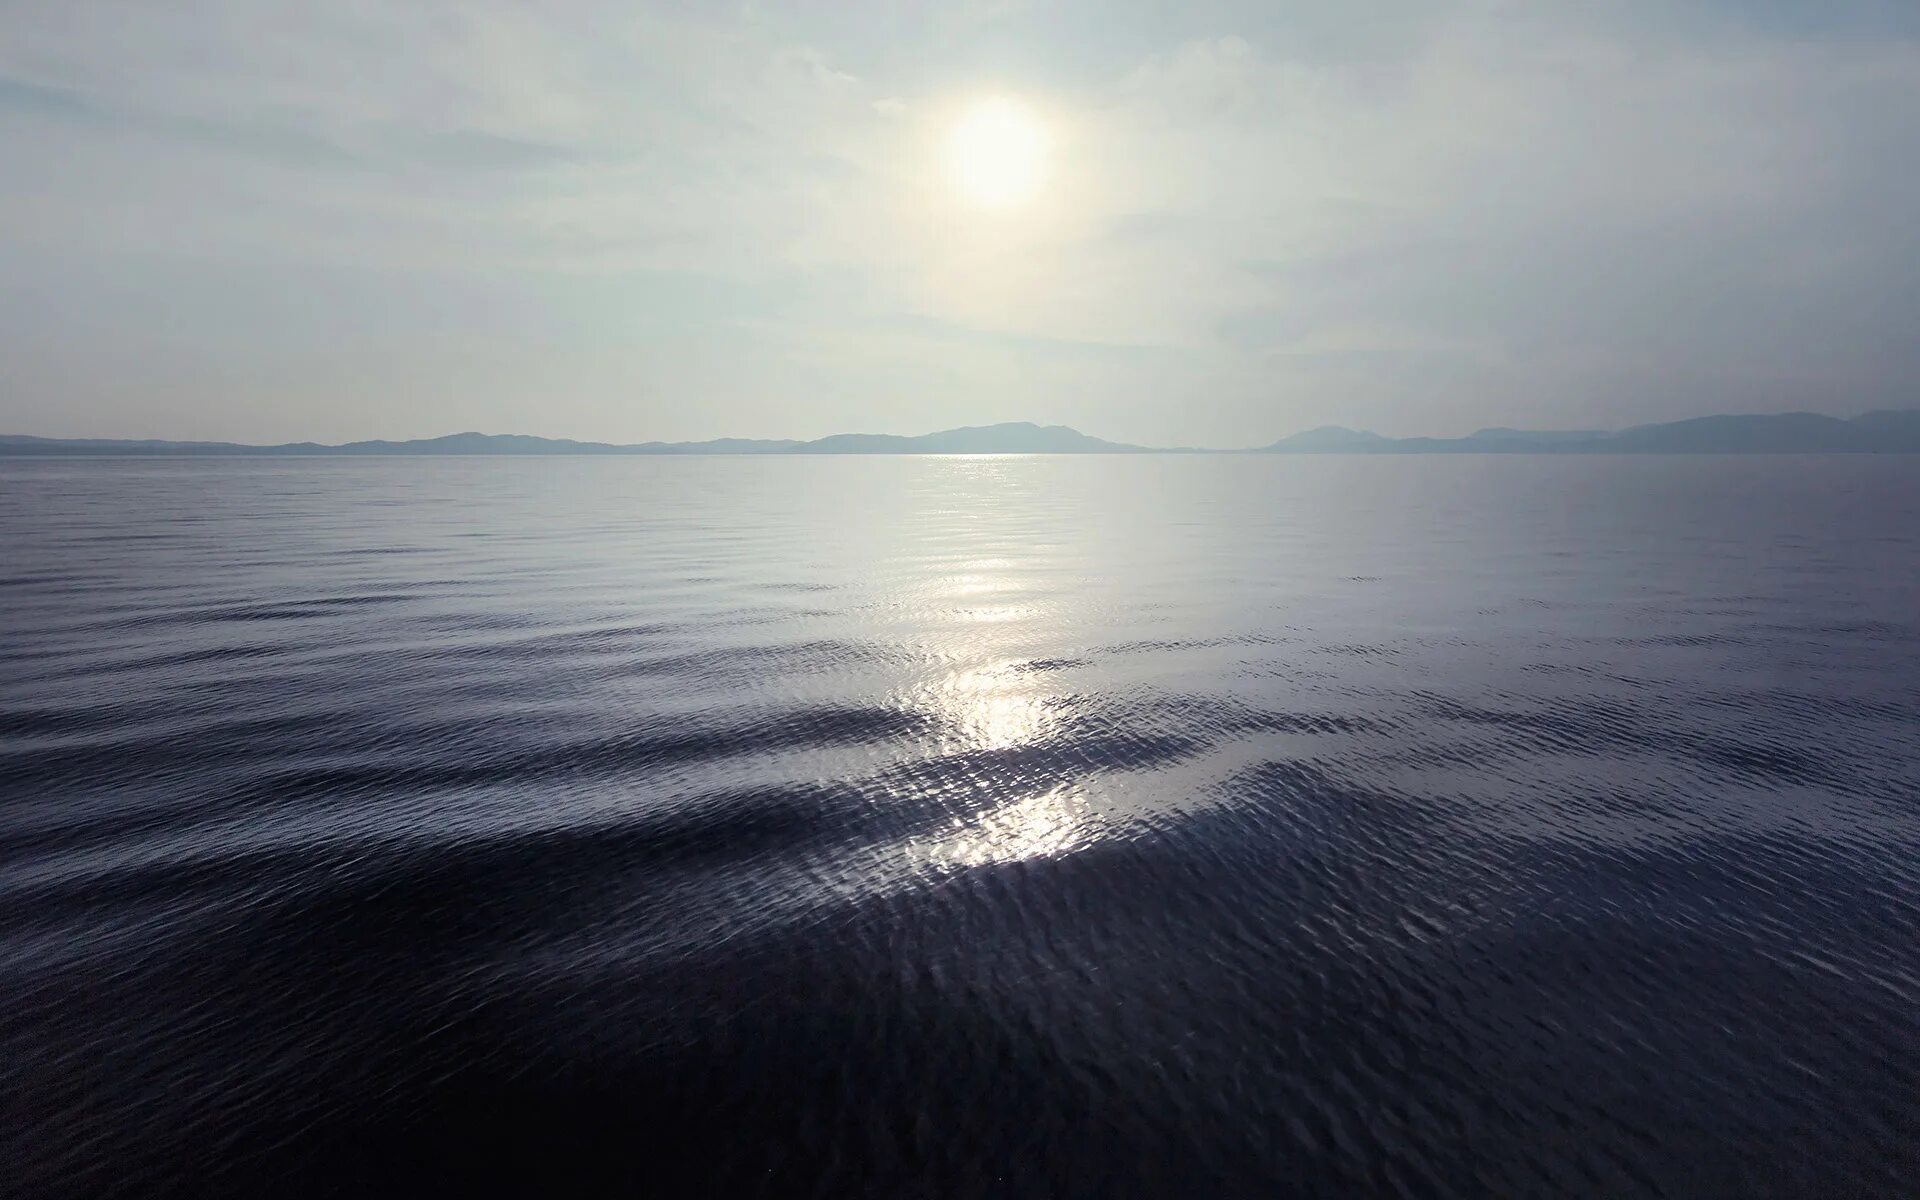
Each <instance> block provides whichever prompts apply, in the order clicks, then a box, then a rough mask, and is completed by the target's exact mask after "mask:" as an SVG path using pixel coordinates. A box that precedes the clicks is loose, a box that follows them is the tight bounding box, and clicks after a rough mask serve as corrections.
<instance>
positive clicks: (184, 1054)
mask: <svg viewBox="0 0 1920 1200" xmlns="http://www.w3.org/2000/svg"><path fill="white" fill-rule="evenodd" d="M1917 468H1920V463H1916V462H1909V461H1907V460H1906V459H1901V458H1879V457H1873V456H1857V457H1843V458H1830V459H1829V458H1819V457H1773V458H1665V457H1663V458H1557V457H1556V458H1526V457H1499V458H1479V457H1465V456H1461V457H1433V458H1379V457H1371V458H1369V457H1355V458H1293V457H1290V458H1283V459H1275V458H1261V457H1252V456H1247V457H1187V456H1167V457H1112V458H1109V457H1092V458H1053V457H1019V458H985V457H969V458H770V459H750V458H637V459H591V458H581V459H446V458H442V459H433V458H422V459H408V460H378V461H369V460H358V459H322V460H305V461H288V460H283V459H279V460H276V459H257V460H231V461H214V460H207V459H186V460H133V461H127V460H118V461H112V460H109V461H87V460H68V461H32V460H11V461H6V462H4V463H0V545H4V547H5V554H4V560H3V561H0V996H4V997H5V1000H4V1006H3V1007H0V1073H4V1076H5V1077H4V1079H0V1084H4V1088H3V1089H0V1090H3V1091H4V1095H5V1099H4V1101H0V1103H3V1104H4V1105H5V1108H4V1110H3V1111H0V1158H4V1159H5V1161H7V1162H8V1163H9V1164H10V1168H11V1169H10V1174H11V1180H10V1183H11V1185H12V1187H13V1188H14V1189H16V1190H17V1193H18V1194H21V1195H33V1196H39V1195H46V1196H76V1197H77V1196H96V1195H112V1194H120V1195H140V1196H147V1195H157V1194H170V1193H171V1194H182V1195H217V1194H230V1195H266V1194H274V1195H289V1194H293V1195H299V1194H307V1193H314V1194H348V1195H366V1194H384V1193H399V1194H410V1195H415V1194H437V1193H440V1192H444V1191H449V1190H463V1189H464V1190H474V1189H481V1190H498V1189H503V1188H504V1189H516V1188H517V1189H523V1190H531V1189H534V1188H540V1189H551V1190H552V1191H553V1193H554V1194H567V1193H569V1192H578V1193H586V1194H636V1193H637V1194H653V1193H656V1192H658V1193H661V1194H675V1195H734V1194H765V1195H770V1196H821V1197H829V1196H831V1197H843V1196H877V1197H901V1196H949V1195H951V1196H1171V1195H1273V1194H1286V1193H1289V1192H1291V1193H1297V1194H1306V1195H1325V1196H1352V1195H1359V1194H1408V1195H1418V1196H1427V1195H1460V1196H1477V1195H1486V1194H1508V1195H1601V1194H1604V1195H1673V1196H1696V1195H1698V1196H1709V1195H1711V1196H1723V1195H1724V1196H1763V1195H1808V1194H1850V1195H1888V1196H1891V1195H1898V1194H1902V1193H1905V1192H1908V1190H1909V1189H1910V1188H1911V1186H1912V1177H1911V1175H1910V1172H1911V1170H1912V1168H1913V1165H1914V1154H1915V1151H1914V1147H1915V1145H1916V1144H1920V1099H1917V1098H1916V1097H1917V1096H1920V1089H1916V1087H1915V1080H1916V1079H1920V939H1916V937H1915V933H1914V931H1915V929H1916V927H1917V926H1916V919H1917V918H1920V866H1917V865H1916V864H1920V857H1917V855H1916V852H1917V851H1920V785H1917V784H1916V780H1920V541H1916V538H1920V469H1917Z"/></svg>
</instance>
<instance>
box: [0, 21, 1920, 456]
mask: <svg viewBox="0 0 1920 1200" xmlns="http://www.w3.org/2000/svg"><path fill="white" fill-rule="evenodd" d="M1917 151H1920V9H1915V8H1913V7H1911V6H1904V5H1898V4H1892V3H1873V2H1870V0H1860V2H1851V3H1838V4H1832V5H1824V6H1820V7H1819V9H1818V10H1817V11H1813V10H1809V9H1808V8H1807V7H1805V6H1792V5H1785V4H1779V3H1766V4H1760V5H1734V4H1731V3H1723V2H1714V3H1703V4H1698V5H1692V6H1688V7H1687V8H1685V9H1684V10H1681V11H1675V10H1674V9H1672V8H1670V7H1667V6H1653V5H1643V4H1638V3H1634V4H1627V5H1620V6H1612V7H1611V8H1609V10H1608V11H1606V12H1604V13H1598V14H1596V13H1593V12H1589V11H1585V10H1584V9H1582V8H1581V7H1579V6H1575V5H1571V4H1566V3H1549V4H1541V5H1527V6H1524V7H1523V6H1517V5H1512V4H1504V3H1457V4H1449V5H1444V6H1429V5H1413V4H1409V3H1394V2H1388V3H1381V4H1377V5H1370V6H1366V7H1365V8H1364V9H1352V8H1348V9H1342V10H1338V11H1328V10H1325V9H1324V8H1322V7H1321V6H1312V7H1309V6H1304V5H1284V6H1277V7H1272V8H1270V7H1269V6H1262V5H1255V4H1252V3H1242V2H1234V0H1220V2H1214V3H1202V4H1196V5H1187V6H1181V7H1179V8H1177V9H1176V8H1172V7H1165V8H1162V7H1156V6H1149V5H1131V4H1129V5H1122V6H1118V7H1117V8H1116V7H1115V6H1111V5H1093V4H1091V3H1090V2H1088V0H1076V2H1073V3H1066V4H1055V5H1044V6H1043V5H1036V4H1025V3H1018V2H1007V0H992V2H983V3H979V4H972V5H950V6H942V7H940V8H937V9H936V8H926V9H913V10H898V9H894V8H882V7H879V6H876V5H871V4H845V5H841V4H834V5H828V4H824V3H805V4H797V5H782V6H779V7H777V8H775V7H766V8H761V7H756V6H753V5H741V6H737V7H734V8H731V9H729V10H727V11H725V12H724V13H719V12H705V11H701V10H700V9H699V8H698V7H697V6H686V5H678V4H640V5H630V6H610V5H605V4H600V3H586V2H581V3H568V4H563V5H555V6H549V7H543V8H541V9H540V10H538V11H534V10H529V9H524V8H520V7H516V6H510V5H506V4H504V3H478V4H470V5H461V6H451V5H446V6H441V5H422V6H409V7H404V8H402V7H394V8H390V9H386V8H380V7H378V6H369V7H351V8H350V7H348V6H326V7H321V6H309V7H287V8H278V7H264V6H259V5H254V4H242V3H238V2H237V0H195V2H192V3H183V4H177V5H169V6H165V7H164V8H162V7H154V6H142V5H134V4H124V5H123V4H108V3H101V4H89V5H84V6H80V5H71V4H60V3H50V2H44V0H28V2H25V3H18V4H13V5H9V6H8V7H7V8H6V9H5V10H4V11H0V154H4V155H5V157H6V159H7V161H8V162H9V163H10V164H13V165H14V167H15V169H13V170H10V171H8V172H6V173H5V175H4V176H0V261H3V262H4V263H5V264H6V269H5V270H4V271H0V360H4V361H5V363H6V364H7V365H6V367H5V369H4V371H0V431H4V432H17V433H31V434H38V435H43V436H49V437H106V438H142V437H153V438H174V439H211V440H230V441H238V442H253V443H275V442H294V441H302V440H313V441H320V442H341V441H348V440H353V439H361V438H387V439H395V440H399V439H408V438H419V437H432V436H437V435H442V434H445V433H447V432H449V431H452V430H459V429H487V430H501V431H504V430H516V431H524V432H528V433H534V434H538V435H540V436H546V437H554V438H575V439H579V440H591V441H607V442H641V441H649V440H656V439H657V440H664V441H690V440H700V439H706V438H714V437H726V436H747V437H791V438H798V439H807V438H816V437H820V436H823V435H829V434H836V433H842V432H848V431H858V432H870V433H888V434H919V433H924V432H926V431H927V430H936V429H948V428H952V427H956V426H965V425H980V424H990V423H994V422H1000V421H1009V420H1031V421H1035V422H1040V423H1043V424H1053V423H1059V424H1064V425H1070V426H1073V427H1075V428H1078V429H1083V430H1088V431H1093V432H1097V433H1098V434H1099V436H1101V437H1104V438H1109V439H1113V440H1116V441H1121V442H1132V443H1140V444H1148V445H1178V444H1192V445H1219V446H1247V445H1259V444H1263V443H1266V442H1270V441H1272V440H1273V439H1275V438H1276V437H1280V436H1282V435H1285V434H1289V433H1293V432H1296V431H1299V430H1305V429H1310V428H1312V427H1315V426H1319V425H1326V424H1337V425H1344V426H1350V427H1354V428H1360V429H1370V430H1375V431H1377V432H1380V433H1383V434H1387V435H1392V436H1418V435H1437V436H1453V435H1457V434H1460V433H1463V432H1466V431H1469V430H1473V429H1478V428H1481V427H1485V426H1512V427H1518V428H1525V429H1580V428H1605V429H1620V428H1626V427H1629V426H1633V425H1637V424H1643V423H1648V422H1657V421H1668V420H1675V419H1680V418H1686V417H1695V416H1703V415H1708V414H1713V413H1725V412H1731V413H1765V412H1783V411H1793V410H1812V411H1817V412H1822V413H1830V414H1833V415H1836V416H1842V417H1845V416H1850V415H1852V414H1856V413H1860V412H1864V411H1868V410H1872V409H1878V408H1905V407H1910V406H1911V405H1912V404H1913V402H1914V401H1913V393H1912V390H1911V380H1913V379H1914V378H1915V377H1916V375H1917V374H1920V346H1917V345H1916V343H1915V341H1914V339H1913V338H1912V337H1911V330H1912V327H1913V323H1914V319H1915V315H1916V306H1917V305H1916V302H1917V301H1920V227H1917V226H1916V225H1915V224H1914V223H1913V222H1912V221H1911V217H1910V214H1911V213H1912V212H1913V211H1916V210H1920V173H1916V172H1915V171H1914V170H1913V168H1912V165H1911V164H1912V162H1913V161H1914V160H1915V158H1914V156H1915V153H1916V152H1917Z"/></svg>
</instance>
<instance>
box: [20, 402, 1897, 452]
mask: <svg viewBox="0 0 1920 1200" xmlns="http://www.w3.org/2000/svg"><path fill="white" fill-rule="evenodd" d="M1160 453H1255V454H1793V453H1823V454H1832V453H1841V454H1873V453H1882V454H1884V453H1896V454H1900V453H1905V454H1911V453H1920V409H1882V410H1879V411H1876V412H1870V413H1863V414H1862V415H1860V416H1858V417H1854V418H1853V419H1851V420H1842V419H1841V418H1839V417H1829V416H1824V415H1822V414H1820V413H1807V412H1796V413H1768V414H1750V415H1735V416H1714V417H1694V418H1691V419H1688V420H1684V421H1667V422H1662V423H1660V424H1655V425H1637V426H1634V427H1633V428H1631V429H1623V430H1619V431H1618V432H1606V431H1600V430H1524V429H1507V428H1499V427H1496V428H1490V429H1481V430H1477V431H1475V432H1474V433H1470V434H1468V435H1467V436H1465V437H1458V438H1430V437H1415V438H1392V437H1386V436H1383V435H1381V434H1377V433H1369V432H1367V431H1365V430H1360V429H1347V428H1343V427H1341V426H1338V425H1325V426H1321V427H1320V428H1318V429H1309V430H1306V431H1305V432H1302V433H1296V434H1293V435H1292V436H1290V437H1284V438H1281V439H1280V440H1279V441H1277V442H1274V443H1272V444H1270V445H1266V446H1261V447H1259V448H1257V449H1255V450H1252V451H1211V452H1208V451H1192V450H1187V449H1185V448H1181V449H1178V450H1172V449H1159V448H1154V447H1147V446H1134V445H1129V444H1127V443H1125V442H1109V441H1106V440H1105V439H1103V438H1097V437H1093V436H1091V435H1089V434H1085V433H1081V432H1080V431H1079V430H1077V429H1071V428H1068V427H1067V426H1065V425H1036V424H1034V423H1032V422H1030V421H1007V422H1003V423H1001V424H998V425H969V426H964V427H962V428H959V429H943V430H941V431H939V432H938V433H925V434H920V435H918V436H912V437H908V436H902V435H899V434H890V433H837V434H832V435H830V436H828V437H823V438H815V439H813V440H812V441H796V440H792V439H764V438H715V439H713V440H711V441H704V442H639V443H633V444H626V445H618V444H614V443H611V442H578V441H573V440H571V439H567V438H543V437H533V436H531V435H527V434H503V433H451V434H447V435H446V436H444V437H436V438H421V439H418V440H414V441H404V442H393V441H365V442H347V443H345V444H344V445H338V446H327V445H321V444H320V443H318V442H287V443H283V444H280V445H274V446H247V445H241V444H239V443H236V442H171V441H157V440H143V441H136V440H115V439H110V438H42V437H29V436H25V435H19V434H13V435H0V456H7V455H11V456H15V457H19V456H28V455H43V456H44V455H122V456H124V455H200V456H213V455H228V456H237V455H276V456H301V455H323V454H324V455H367V456H377V455H525V454H581V455H584V454H601V455H610V454H1160Z"/></svg>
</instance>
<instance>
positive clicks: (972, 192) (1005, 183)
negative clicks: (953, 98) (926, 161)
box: [946, 99, 1047, 208]
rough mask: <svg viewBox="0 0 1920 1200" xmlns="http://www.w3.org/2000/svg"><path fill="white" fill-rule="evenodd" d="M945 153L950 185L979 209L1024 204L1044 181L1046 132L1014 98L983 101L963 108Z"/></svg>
mask: <svg viewBox="0 0 1920 1200" xmlns="http://www.w3.org/2000/svg"><path fill="white" fill-rule="evenodd" d="M946 151H947V175H948V178H949V179H950V180H951V181H952V183H953V186H954V187H955V189H957V190H958V191H959V193H960V194H961V195H962V196H963V197H965V198H966V199H967V200H969V201H971V202H972V203H974V204H977V205H980V206H981V207H983V208H1012V207H1014V206H1016V205H1019V204H1022V203H1024V202H1025V201H1027V200H1029V199H1031V198H1032V197H1033V194H1034V193H1035V192H1037V191H1039V190H1040V185H1041V184H1042V183H1043V182H1045V176H1046V165H1047V162H1046V160H1047V133H1046V129H1045V128H1044V127H1043V126H1042V125H1041V124H1040V121H1039V120H1038V118H1036V117H1035V116H1034V115H1033V112H1032V111H1031V110H1030V109H1028V108H1027V107H1026V106H1024V105H1022V104H1019V103H1017V102H1015V101H1012V100H1006V99H995V100H983V101H980V102H979V103H977V104H975V105H973V106H972V107H971V108H969V109H967V110H966V111H965V112H964V113H962V114H961V115H960V118H959V119H958V120H957V121H955V122H954V124H953V128H952V129H951V130H949V131H948V134H947V145H946Z"/></svg>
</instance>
